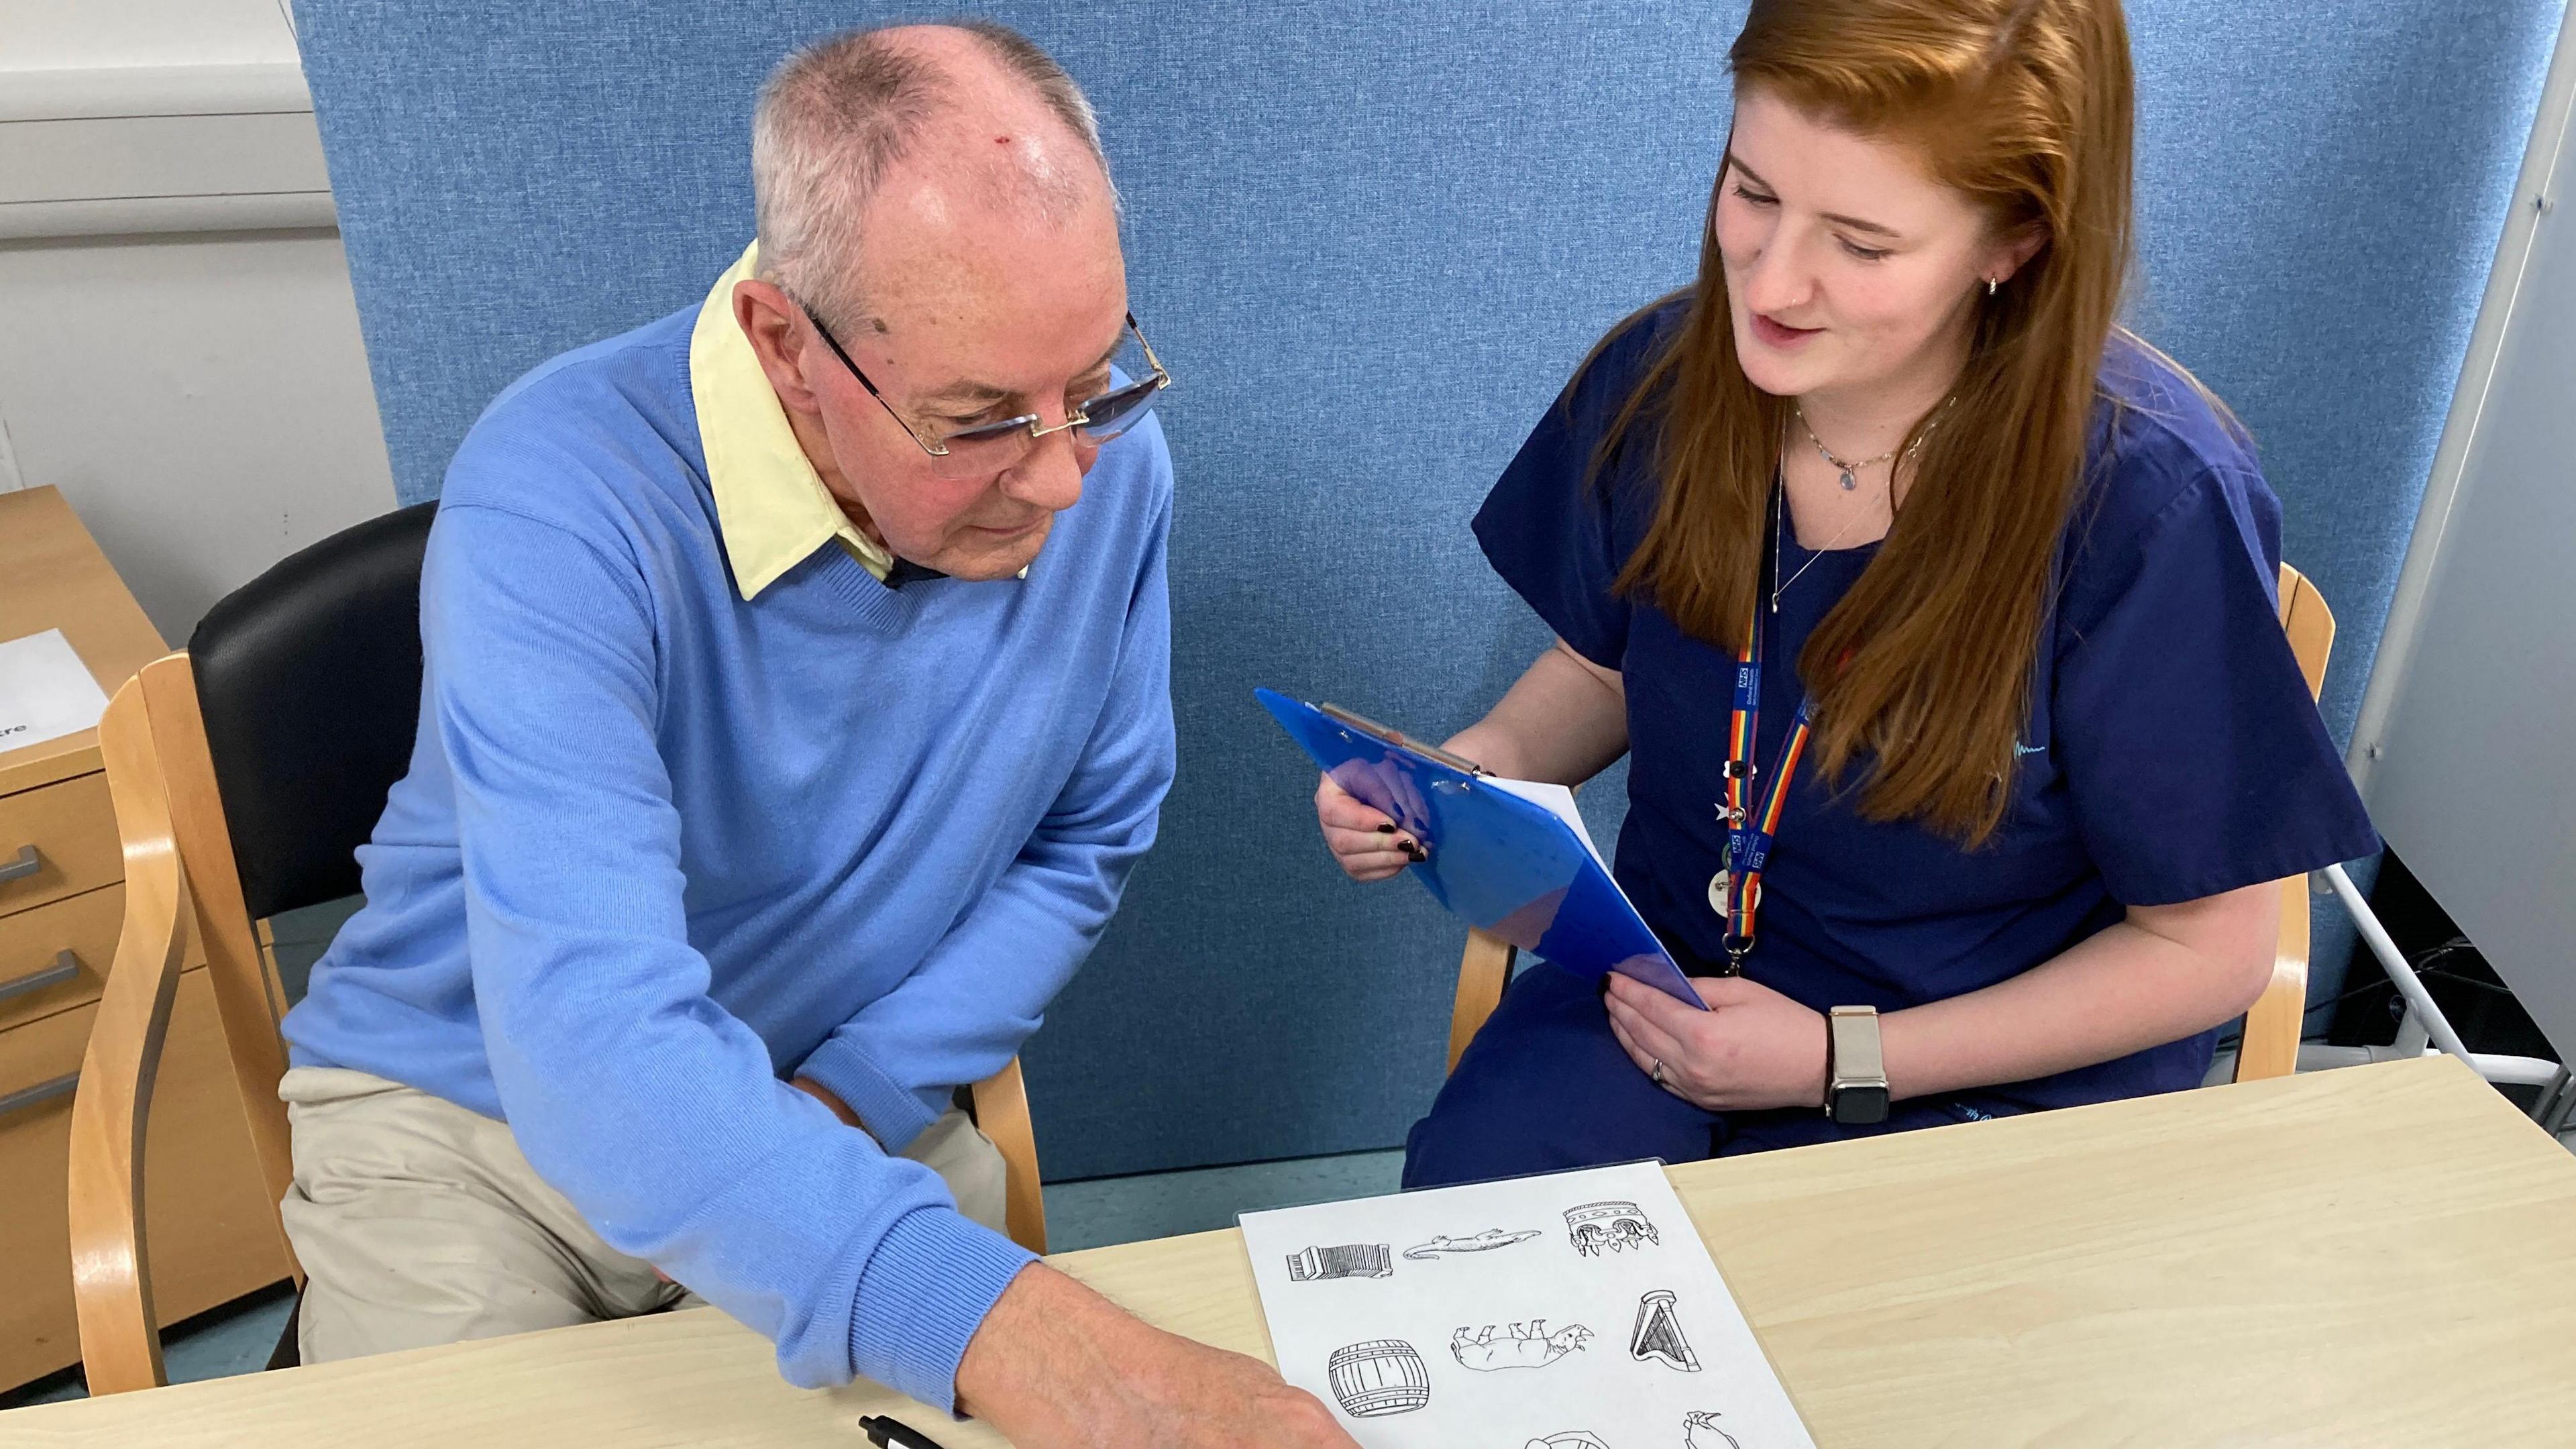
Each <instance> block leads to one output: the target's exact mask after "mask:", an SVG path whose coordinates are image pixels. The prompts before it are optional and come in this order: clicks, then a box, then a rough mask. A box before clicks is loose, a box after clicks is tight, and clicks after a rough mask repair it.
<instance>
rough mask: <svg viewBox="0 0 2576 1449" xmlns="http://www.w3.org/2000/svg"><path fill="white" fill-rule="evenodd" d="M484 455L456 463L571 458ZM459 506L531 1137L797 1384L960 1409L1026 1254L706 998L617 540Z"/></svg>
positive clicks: (643, 1248) (490, 1043) (505, 1001)
mask: <svg viewBox="0 0 2576 1449" xmlns="http://www.w3.org/2000/svg"><path fill="white" fill-rule="evenodd" d="M483 446H484V447H485V449H487V450H488V449H489V448H490V447H491V445H490V444H489V443H488V442H487V443H486V444H484V445H483ZM475 449H476V444H474V443H471V442H469V444H468V453H467V454H465V455H461V456H460V460H459V472H460V473H462V472H464V471H465V470H466V469H467V468H469V467H471V466H475V465H477V464H478V463H479V465H480V466H482V467H484V468H487V469H509V470H513V471H515V472H516V473H518V474H527V473H530V472H532V471H533V470H534V469H536V468H541V467H542V468H554V467H561V466H564V465H562V464H559V463H556V462H554V461H552V460H547V461H545V462H542V463H538V462H532V460H530V459H529V458H527V457H525V456H523V455H515V454H514V455H507V456H503V457H500V458H497V459H495V458H493V457H492V456H491V455H490V453H489V452H488V451H487V452H486V453H485V455H484V457H482V458H481V459H477V458H475V457H474V450H475ZM475 491H476V494H477V495H478V496H491V495H489V494H485V493H483V491H482V490H475ZM546 491H547V492H548V493H552V492H555V491H556V490H554V489H552V488H549V489H548V490H546ZM464 492H465V490H462V489H451V495H452V501H451V502H450V504H449V505H448V507H446V508H445V509H443V510H442V512H441V514H440V517H439V521H438V524H437V527H436V529H435V530H433V533H432V536H431V542H430V549H429V557H428V561H427V565H426V568H425V570H424V574H423V582H422V637H423V644H424V648H425V652H426V656H427V673H426V677H425V684H426V688H427V690H428V697H429V714H430V727H431V728H433V729H435V730H436V731H437V734H438V742H439V745H440V747H441V748H442V749H443V750H444V751H445V753H446V755H447V758H448V760H449V762H450V765H451V767H452V770H453V775H454V780H455V789H456V810H457V826H458V840H459V844H460V846H461V849H462V855H463V865H464V882H463V897H464V899H463V901H462V903H461V904H462V909H463V910H464V912H465V916H466V927H467V943H468V951H469V954H470V958H471V961H472V969H473V979H474V996H475V1001H474V1005H475V1008H476V1010H477V1011H478V1012H479V1013H480V1016H481V1019H482V1025H483V1033H484V1040H485V1045H486V1052H487V1055H488V1057H489V1059H490V1064H491V1071H492V1077H493V1081H494V1085H495V1086H496V1088H497V1089H498V1091H499V1094H500V1099H501V1103H502V1107H503V1110H504V1112H505V1114H506V1115H507V1117H508V1120H509V1123H510V1127H511V1131H512V1133H513V1135H514V1136H515V1137H516V1139H517V1141H518V1143H519V1146H520V1147H521V1149H522V1150H523V1151H525V1152H526V1154H527V1156H528V1159H529V1161H530V1162H531V1163H532V1164H534V1165H535V1167H536V1168H537V1170H538V1172H539V1173H540V1174H541V1175H542V1176H544V1177H545V1179H546V1180H547V1181H548V1182H550V1183H552V1184H553V1185H554V1186H555V1187H557V1188H559V1189H560V1190H562V1191H563V1193H564V1194H565V1195H566V1196H567V1197H569V1198H570V1199H571V1200H572V1202H573V1204H574V1205H575V1206H576V1207H578V1208H579V1209H580V1210H581V1212H582V1215H583V1217H584V1218H586V1219H587V1220H588V1221H589V1222H590V1223H591V1224H592V1225H593V1226H595V1227H596V1228H597V1229H598V1230H599V1232H600V1234H601V1236H602V1237H604V1238H606V1239H607V1240H608V1242H610V1243H611V1244H612V1245H614V1246H615V1247H617V1248H618V1249H620V1250H621V1251H624V1252H628V1253H632V1254H635V1255H636V1256H638V1257H641V1258H644V1259H646V1260H647V1261H649V1262H652V1263H655V1264H657V1265H659V1266H661V1267H662V1268H663V1269H665V1270H666V1271H668V1272H669V1273H670V1275H671V1276H672V1277H674V1278H676V1279H677V1280H679V1281H680V1282H683V1283H686V1284H687V1285H689V1286H690V1287H691V1288H693V1289H695V1290H697V1291H698V1292H699V1293H701V1294H703V1295H704V1296H705V1297H707V1298H708V1299H710V1300H711V1301H713V1302H714V1303H716V1304H717V1305H719V1306H720V1307H722V1308H724V1309H725V1310H726V1311H727V1312H729V1313H731V1314H732V1315H733V1316H734V1317H736V1318H738V1319H740V1320H741V1321H742V1322H744V1323H745V1324H748V1325H749V1326H751V1327H752V1328H754V1329H756V1330H758V1331H759V1332H761V1333H763V1334H765V1335H767V1336H768V1337H770V1338H771V1339H773V1340H774V1341H775V1342H776V1344H777V1345H778V1362H779V1368H780V1371H781V1373H782V1374H784V1375H785V1376H786V1377H787V1378H788V1379H790V1380H791V1381H793V1382H795V1383H798V1384H802V1385H820V1384H827V1383H834V1382H839V1381H842V1380H846V1379H848V1378H850V1377H851V1376H852V1375H853V1373H854V1372H855V1373H860V1374H865V1375H866V1376H868V1377H870V1378H873V1379H876V1380H878V1381H880V1382H883V1383H886V1384H889V1385H891V1386H893V1387H896V1388H898V1389H901V1390H903V1391H904V1392H906V1393H909V1394H912V1395H913V1396H915V1397H916V1398H920V1399H922V1400H924V1401H926V1402H929V1403H933V1404H946V1403H948V1402H949V1401H950V1396H951V1394H952V1392H953V1385H954V1383H955V1374H956V1370H957V1364H958V1361H959V1360H960V1359H961V1358H962V1357H963V1355H964V1352H965V1348H966V1344H967V1342H968V1340H969V1339H970V1338H971V1336H972V1335H973V1333H974V1332H975V1330H976V1328H977V1327H978V1325H980V1324H981V1322H982V1321H983V1318H984V1316H985V1315H986V1313H987V1312H988V1311H989V1310H990V1308H991V1306H992V1304H993V1302H994V1301H995V1300H996V1299H998V1298H999V1297H1000V1295H1001V1294H1002V1292H1003V1291H1004V1289H1005V1288H1006V1287H1007V1286H1008V1285H1009V1283H1010V1281H1011V1280H1012V1278H1014V1277H1015V1276H1016V1275H1017V1274H1018V1273H1019V1272H1020V1270H1021V1269H1022V1268H1023V1267H1025V1266H1026V1265H1027V1263H1028V1261H1029V1255H1028V1254H1027V1253H1025V1252H1023V1251H1022V1250H1021V1249H1019V1248H1017V1247H1016V1246H1014V1245H1012V1244H1011V1243H1009V1242H1008V1241H1007V1240H1005V1239H1003V1238H1001V1237H1000V1236H999V1235H997V1234H994V1233H991V1232H988V1231H986V1230H985V1229H982V1228H979V1227H977V1226H975V1225H974V1224H971V1223H969V1222H967V1221H966V1220H965V1219H963V1218H961V1217H959V1216H958V1215H957V1213H956V1210H955V1209H954V1207H953V1206H952V1205H951V1203H950V1199H949V1197H948V1194H947V1192H946V1190H945V1188H944V1187H943V1186H942V1184H941V1183H940V1182H939V1180H938V1178H937V1177H936V1176H935V1175H934V1174H933V1173H931V1172H930V1170H929V1169H927V1168H925V1167H922V1166H920V1165H918V1164H915V1163H911V1162H906V1161H902V1160H899V1159H891V1158H889V1157H887V1156H886V1154H885V1153H883V1152H882V1151H880V1150H879V1149H878V1148H877V1146H876V1145H875V1144H873V1143H871V1142H870V1141H869V1140H868V1139H867V1138H866V1137H865V1136H864V1135H863V1134H861V1133H857V1132H852V1131H849V1130H847V1129H845V1128H843V1127H842V1126H841V1125H840V1124H839V1123H837V1122H835V1121H833V1120H832V1118H831V1115H830V1114H829V1113H827V1112H826V1111H824V1110H823V1108H822V1107H821V1106H820V1105H818V1104H817V1103H816V1102H814V1101H813V1100H811V1099H810V1098H808V1097H807V1096H805V1095H804V1094H802V1093H799V1092H795V1091H791V1090H789V1089H788V1088H787V1087H786V1086H785V1085H783V1084H782V1083H780V1082H779V1081H778V1080H777V1079H776V1077H775V1075H774V1074H773V1067H772V1064H771V1061H770V1058H769V1053H768V1048H767V1046H766V1045H765V1044H764V1043H763V1042H762V1041H761V1039H760V1038H759V1037H758V1036H757V1035H756V1034H755V1033H753V1032H752V1030H751V1029H750V1028H749V1027H748V1026H746V1025H744V1024H743V1023H742V1022H741V1021H739V1020H737V1019H736V1018H734V1017H733V1016H731V1015H730V1014H729V1013H727V1012H726V1011H724V1010H723V1009H722V1008H721V1007H719V1006H717V1005H716V1004H715V1003H714V1002H713V1001H712V1000H710V999H709V997H708V995H707V988H708V984H709V977H708V967H707V963H706V961H705V959H704V958H703V957H701V956H700V955H699V954H698V953H697V952H696V951H695V950H694V949H692V948H691V947H690V945H689V944H688V933H687V918H686V915H685V912H684V910H683V906H682V889H683V885H684V881H683V878H682V875H681V871H680V846H679V840H680V829H679V819H678V814H677V811H676V810H675V809H674V808H673V805H672V800H671V788H670V781H669V779H668V777H667V775H666V774H665V772H664V767H663V763H662V759H661V756H660V753H659V750H658V748H657V744H656V736H655V727H656V724H657V721H658V718H659V694H660V685H659V682H658V679H657V675H656V670H657V667H658V663H659V655H658V651H657V646H656V641H655V633H654V626H653V624H654V621H653V603H652V599H651V598H650V596H649V594H648V591H647V590H646V588H645V587H644V584H643V580H642V576H641V573H640V571H639V569H638V567H637V566H636V564H635V563H634V562H633V560H632V559H631V558H630V557H627V556H626V555H625V554H624V551H623V548H622V546H621V545H620V544H619V543H618V542H617V540H616V538H615V535H614V530H613V529H611V528H608V527H606V526H604V525H601V526H590V525H586V524H585V523H584V522H583V521H581V520H574V521H572V522H571V523H566V522H559V521H546V520H540V519H536V518H531V517H525V516H521V515H520V514H519V513H517V512H513V511H504V510H503V509H501V508H496V507H493V506H488V505H480V504H477V503H475V502H472V501H468V500H467V499H465V498H461V497H455V496H454V495H458V494H462V493H464Z"/></svg>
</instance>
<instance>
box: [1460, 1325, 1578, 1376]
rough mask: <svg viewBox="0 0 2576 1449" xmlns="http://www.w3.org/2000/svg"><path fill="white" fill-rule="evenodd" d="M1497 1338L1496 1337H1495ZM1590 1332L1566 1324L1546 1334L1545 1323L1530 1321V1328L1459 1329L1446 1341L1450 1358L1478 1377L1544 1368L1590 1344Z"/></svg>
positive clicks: (1492, 1327) (1517, 1326)
mask: <svg viewBox="0 0 2576 1449" xmlns="http://www.w3.org/2000/svg"><path fill="white" fill-rule="evenodd" d="M1498 1334H1499V1336H1498ZM1592 1338H1593V1333H1592V1330H1591V1329H1588V1328H1586V1327H1584V1326H1583V1325H1582V1324H1580V1323H1575V1324H1569V1325H1567V1326H1566V1327H1564V1328H1560V1329H1558V1330H1557V1331H1556V1332H1554V1333H1550V1332H1548V1331H1547V1320H1546V1319H1544V1318H1533V1319H1531V1320H1530V1321H1529V1326H1528V1327H1526V1328H1524V1327H1522V1326H1521V1325H1520V1324H1517V1323H1515V1324H1513V1325H1511V1326H1510V1327H1509V1328H1507V1329H1502V1330H1497V1329H1496V1328H1495V1327H1494V1325H1492V1324H1490V1323H1488V1324H1486V1325H1485V1326H1484V1327H1483V1328H1482V1329H1479V1330H1477V1331H1475V1332H1472V1333H1471V1332H1469V1331H1468V1330H1466V1329H1464V1328H1462V1329H1459V1330H1458V1331H1457V1332H1456V1333H1454V1334H1452V1335H1450V1338H1449V1356H1450V1357H1451V1358H1454V1359H1456V1360H1458V1366H1459V1367H1460V1368H1468V1369H1474V1370H1476V1371H1477V1372H1478V1373H1492V1372H1494V1371H1495V1370H1497V1369H1513V1368H1545V1367H1547V1366H1548V1365H1549V1364H1552V1363H1554V1362H1556V1361H1557V1360H1558V1359H1561V1358H1563V1357H1565V1356H1566V1355H1567V1354H1569V1353H1572V1352H1574V1351H1575V1350H1577V1349H1579V1348H1581V1347H1583V1346H1584V1345H1585V1344H1587V1343H1589V1342H1591V1341H1592Z"/></svg>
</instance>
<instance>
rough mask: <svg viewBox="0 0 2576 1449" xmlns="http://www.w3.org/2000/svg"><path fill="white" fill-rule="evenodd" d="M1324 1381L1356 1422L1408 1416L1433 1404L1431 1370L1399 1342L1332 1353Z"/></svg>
mask: <svg viewBox="0 0 2576 1449" xmlns="http://www.w3.org/2000/svg"><path fill="white" fill-rule="evenodd" d="M1324 1378H1325V1380H1326V1381H1327V1382H1329V1383H1330V1384H1332V1386H1333V1397H1334V1398H1336V1399H1339V1400H1341V1401H1342V1412H1344V1413H1346V1414H1349V1415H1350V1416H1351V1417H1352V1418H1354V1419H1374V1418H1376V1417H1378V1416H1379V1415H1381V1414H1409V1413H1411V1412H1413V1411H1414V1410H1416V1409H1419V1408H1421V1407H1422V1406H1424V1405H1425V1404H1428V1403H1430V1402H1431V1366H1430V1365H1429V1364H1426V1363H1424V1362H1423V1361H1422V1355H1421V1354H1419V1353H1416V1352H1414V1349H1413V1345H1412V1344H1409V1343H1406V1342H1405V1341H1404V1340H1403V1339H1400V1338H1372V1339H1370V1340H1368V1341H1367V1342H1365V1343H1354V1344H1351V1345H1348V1346H1347V1347H1343V1348H1337V1349H1335V1350H1333V1356H1332V1358H1331V1360H1329V1361H1328V1362H1327V1363H1326V1364H1325V1365H1324Z"/></svg>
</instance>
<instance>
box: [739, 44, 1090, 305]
mask: <svg viewBox="0 0 2576 1449" xmlns="http://www.w3.org/2000/svg"><path fill="white" fill-rule="evenodd" d="M751 162H752V189H753V193H754V197H755V204H756V206H757V214H758V219H759V228H760V270H761V274H762V275H763V276H764V277H766V278H768V279H769V280H771V281H774V282H776V283H777V284H778V285H779V286H781V287H783V288H785V289H786V290H787V291H788V292H789V293H791V294H792V295H794V296H796V297H799V298H801V299H803V300H805V301H806V302H808V303H810V304H812V305H813V306H815V307H818V308H821V309H822V310H823V311H824V312H825V313H826V314H827V316H828V317H829V318H830V319H832V320H835V321H846V320H847V319H848V318H849V317H850V316H851V315H852V314H853V313H854V312H855V310H856V308H857V305H858V299H857V297H856V296H855V295H853V293H854V291H855V287H854V279H855V278H856V277H857V276H858V275H859V256H858V254H859V250H860V247H861V245H862V242H863V238H864V236H865V233H866V230H867V213H868V210H869V208H870V206H871V205H872V204H874V203H875V202H876V201H877V200H878V199H879V193H880V191H881V190H882V189H884V187H885V186H886V183H887V182H888V179H889V177H890V176H892V175H895V174H896V173H898V172H903V171H926V172H930V173H933V174H935V175H936V177H937V178H938V189H939V190H941V191H945V192H948V193H950V194H951V197H952V199H953V201H954V203H955V204H959V205H967V206H975V207H978V208H990V209H993V210H997V211H1002V212H1006V213H1012V214H1020V215H1023V216H1024V217H1025V219H1026V220H1028V221H1033V222H1044V221H1048V220H1052V219H1057V218H1061V217H1064V216H1067V215H1070V214H1071V213H1074V212H1076V211H1079V210H1081V209H1083V208H1085V207H1087V206H1092V205H1098V204H1101V203H1104V202H1105V203H1106V204H1107V205H1109V206H1110V207H1111V208H1113V209H1114V208H1115V206H1116V204H1117V193H1116V191H1115V189H1114V188H1113V187H1112V186H1111V184H1110V181H1109V168H1108V162H1107V160H1106V159H1105V157H1104V156H1103V154H1102V151H1101V146H1100V126H1099V122H1098V120H1097V119H1096V118H1095V117H1094V116H1093V114H1092V110H1091V103H1090V101H1089V100H1087V99H1085V98H1084V96H1083V94H1082V90H1081V88H1080V87H1079V86H1077V85H1075V84H1074V81H1073V78H1072V77H1071V76H1069V75H1067V74H1066V73H1065V71H1064V68H1063V67H1061V66H1059V65H1057V64H1056V63H1055V61H1054V60H1053V58H1051V57H1049V56H1048V55H1047V53H1046V52H1045V51H1042V50H1040V49H1038V47H1037V46H1036V45H1035V44H1033V43H1031V42H1030V41H1029V40H1028V39H1027V38H1026V37H1025V36H1022V35H1020V34H1019V33H1018V32H1017V31H1014V30H1011V29H1009V28H1007V27H1005V26H1001V25H996V24H993V23H991V22H989V21H966V22H961V23H958V24H953V25H906V26H895V27H891V28H887V29H881V30H864V31H853V32H850V33H847V34H843V35H837V36H834V37H832V38H830V39H828V40H824V41H820V42H818V43H816V44H814V45H812V46H808V47H807V48H805V49H804V50H801V51H799V52H797V53H796V54H795V55H793V56H790V57H789V58H788V59H787V61H786V62H785V63H784V64H782V65H780V66H779V68H778V70H777V71H776V73H774V74H773V75H771V77H770V79H769V83H768V85H766V86H765V87H763V88H762V90H761V94H760V103H759V106H758V108H757V110H755V112H754V113H753V117H752V146H751ZM919 190H920V188H918V187H916V188H914V191H915V192H916V194H915V195H913V196H911V197H909V198H908V200H909V201H910V202H911V204H915V205H919V204H923V203H924V200H925V198H923V197H922V196H920V195H919V194H917V193H918V192H919ZM928 204H931V205H939V204H942V202H941V201H940V199H939V198H938V197H936V196H933V197H931V198H928Z"/></svg>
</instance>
